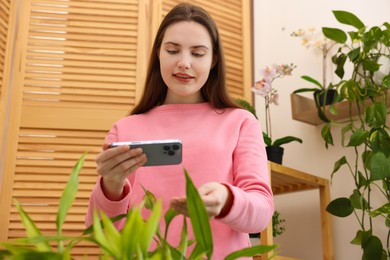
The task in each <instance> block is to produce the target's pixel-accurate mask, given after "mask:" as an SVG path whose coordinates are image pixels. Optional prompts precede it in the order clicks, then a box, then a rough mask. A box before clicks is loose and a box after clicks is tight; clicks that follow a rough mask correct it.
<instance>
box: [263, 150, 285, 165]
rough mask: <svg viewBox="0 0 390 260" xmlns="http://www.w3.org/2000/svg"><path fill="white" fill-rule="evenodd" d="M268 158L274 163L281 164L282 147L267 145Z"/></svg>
mask: <svg viewBox="0 0 390 260" xmlns="http://www.w3.org/2000/svg"><path fill="white" fill-rule="evenodd" d="M265 150H266V151H267V157H268V160H269V161H271V162H274V163H278V164H282V160H283V152H284V148H283V147H280V146H267V147H265Z"/></svg>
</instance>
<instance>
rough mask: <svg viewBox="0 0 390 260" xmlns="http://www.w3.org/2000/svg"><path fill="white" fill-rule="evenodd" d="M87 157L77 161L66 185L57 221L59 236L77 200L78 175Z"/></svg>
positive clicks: (83, 156)
mask: <svg viewBox="0 0 390 260" xmlns="http://www.w3.org/2000/svg"><path fill="white" fill-rule="evenodd" d="M86 155H87V154H86V153H84V154H83V155H82V156H81V157H80V159H79V160H78V161H77V163H76V165H75V166H74V167H73V170H72V172H71V174H70V176H69V180H68V183H67V184H66V186H65V189H64V191H63V192H62V196H61V199H60V203H59V207H58V213H57V219H56V225H57V234H58V235H61V232H62V225H63V224H64V221H65V217H66V214H67V213H68V210H69V209H70V207H71V206H72V204H73V202H74V200H75V198H76V193H77V189H78V184H79V175H78V174H79V172H80V170H81V169H82V167H83V164H84V159H85V156H86Z"/></svg>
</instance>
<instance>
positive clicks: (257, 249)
mask: <svg viewBox="0 0 390 260" xmlns="http://www.w3.org/2000/svg"><path fill="white" fill-rule="evenodd" d="M275 248H277V245H272V246H267V245H258V246H253V247H248V248H244V249H241V250H239V251H236V252H233V253H231V254H229V255H228V256H226V257H225V260H234V259H238V258H240V257H245V256H247V257H249V256H255V255H260V254H264V253H267V252H270V251H272V250H274V249H275Z"/></svg>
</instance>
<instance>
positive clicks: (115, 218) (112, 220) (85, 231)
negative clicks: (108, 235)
mask: <svg viewBox="0 0 390 260" xmlns="http://www.w3.org/2000/svg"><path fill="white" fill-rule="evenodd" d="M126 217H127V214H121V215H118V216H115V217H112V218H110V220H111V222H112V223H115V222H117V221H118V220H121V219H123V218H126ZM100 225H102V226H103V228H104V224H103V222H102V221H100ZM92 232H93V225H91V226H89V227H88V228H86V229H85V230H84V231H83V235H88V234H91V233H92Z"/></svg>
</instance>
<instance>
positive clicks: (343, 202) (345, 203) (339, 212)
mask: <svg viewBox="0 0 390 260" xmlns="http://www.w3.org/2000/svg"><path fill="white" fill-rule="evenodd" d="M326 211H328V212H329V213H330V214H332V215H334V216H337V217H340V218H344V217H348V216H349V215H351V214H352V212H353V207H352V204H351V201H350V200H349V199H348V198H343V197H342V198H337V199H335V200H333V201H331V202H330V203H329V205H328V206H327V207H326Z"/></svg>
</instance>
